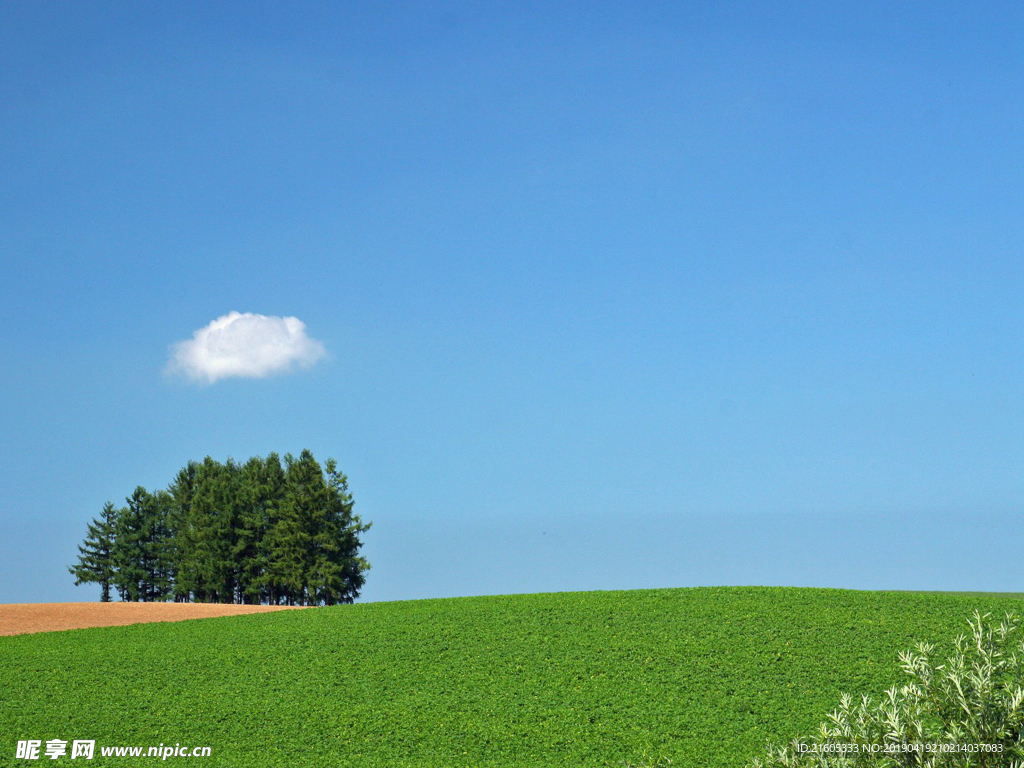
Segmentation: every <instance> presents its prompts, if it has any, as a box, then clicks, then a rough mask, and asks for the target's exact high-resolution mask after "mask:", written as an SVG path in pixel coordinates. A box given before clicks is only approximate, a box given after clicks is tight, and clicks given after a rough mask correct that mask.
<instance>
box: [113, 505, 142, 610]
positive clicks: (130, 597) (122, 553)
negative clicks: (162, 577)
mask: <svg viewBox="0 0 1024 768" xmlns="http://www.w3.org/2000/svg"><path fill="white" fill-rule="evenodd" d="M145 494H146V489H145V488H143V487H142V486H138V487H137V488H136V489H135V491H134V492H133V493H132V495H131V496H129V497H127V498H126V499H125V501H127V502H128V504H127V506H124V507H121V509H120V510H118V513H117V525H116V526H115V527H114V546H113V547H112V549H111V559H112V560H113V563H114V571H115V573H114V580H113V583H114V586H115V587H117V591H118V594H120V596H121V599H122V600H124V601H126V602H132V603H133V602H138V601H141V600H144V599H145V596H146V568H145V565H144V558H145V549H144V543H145V533H144V531H143V526H144V520H143V504H142V500H143V497H144V495H145Z"/></svg>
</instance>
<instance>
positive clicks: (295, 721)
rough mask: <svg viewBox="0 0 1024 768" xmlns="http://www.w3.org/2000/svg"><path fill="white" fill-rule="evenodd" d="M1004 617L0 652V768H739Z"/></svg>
mask: <svg viewBox="0 0 1024 768" xmlns="http://www.w3.org/2000/svg"><path fill="white" fill-rule="evenodd" d="M1022 607H1024V604H1022V602H1021V599H1020V598H1019V597H1014V596H1007V595H954V594H938V593H907V592H854V591H843V590H818V589H787V588H755V587H750V588H701V589H667V590H643V591H630V592H584V593H558V594H540V595H515V596H503V597H478V598H458V599H448V600H422V601H411V602H396V603H367V604H357V605H348V606H338V607H333V608H321V609H315V610H308V611H284V612H280V613H273V614H263V615H251V616H239V617H232V618H224V619H206V620H202V621H187V622H181V623H175V624H146V625H136V626H131V627H110V628H104V629H86V630H73V631H67V632H53V633H47V634H40V635H24V636H16V637H0V750H2V752H0V764H2V765H7V764H10V765H23V766H24V765H33V764H35V765H40V764H46V765H60V764H73V765H76V764H79V763H81V764H84V765H108V764H109V765H117V766H128V765H153V764H155V763H159V762H160V761H159V760H158V759H154V758H149V759H145V758H143V759H135V760H132V759H131V758H116V759H115V758H110V759H107V760H104V759H103V758H100V757H99V753H98V751H97V757H96V758H95V759H94V760H92V761H85V760H82V759H78V760H75V761H71V760H69V759H68V758H67V757H64V758H61V759H59V760H45V759H43V760H42V761H17V760H15V759H14V754H15V743H16V742H17V741H18V740H19V739H41V740H43V741H46V740H48V739H54V738H59V739H65V740H68V741H70V740H72V739H95V740H96V741H97V745H98V746H100V745H154V746H155V745H157V744H160V743H161V742H162V743H164V744H173V743H175V742H180V743H182V744H188V745H200V746H210V747H211V748H212V752H213V754H212V756H211V757H209V758H205V759H201V760H200V759H187V758H173V757H172V758H169V759H168V760H167V763H168V764H177V765H184V764H200V765H206V766H238V768H246V767H248V766H288V767H289V768H304V767H305V766H310V767H313V766H353V767H355V766H360V767H362V766H382V767H383V766H387V767H388V768H394V767H396V766H423V767H425V768H426V767H432V766H538V767H539V766H545V767H549V766H605V765H612V766H614V765H620V766H621V765H622V764H623V763H624V761H626V760H629V759H633V760H635V759H638V758H639V757H640V755H641V754H642V753H643V752H644V751H646V752H648V753H649V754H650V755H653V756H659V755H665V756H667V757H669V758H671V759H672V760H673V763H674V765H675V766H686V767H690V766H692V767H694V768H697V767H698V766H716V767H717V766H721V767H722V768H724V767H725V766H729V767H730V768H740V767H741V766H743V765H744V764H745V763H746V762H747V761H748V760H749V759H750V758H751V757H752V756H755V755H758V754H760V753H761V752H762V750H763V745H764V742H765V740H766V739H767V738H769V737H770V738H772V739H774V740H788V739H789V738H791V737H793V736H795V735H797V734H801V733H805V732H807V731H809V730H811V729H813V728H814V727H815V726H816V724H817V723H818V722H819V721H821V720H822V719H823V717H824V715H825V714H826V712H828V711H830V710H831V709H832V708H833V707H834V706H835V704H836V702H837V700H838V697H839V694H840V693H841V692H843V691H849V692H854V693H861V692H865V693H879V692H881V691H882V690H884V689H885V688H886V687H887V686H889V685H890V684H892V683H893V682H895V681H897V680H898V679H899V673H898V671H897V665H896V662H897V658H896V654H897V652H898V651H900V650H902V649H905V648H908V647H910V646H911V645H912V644H913V643H914V642H915V641H917V640H922V639H924V640H930V641H933V642H937V643H939V644H940V645H941V646H942V647H945V646H946V645H948V641H949V640H950V639H951V638H952V636H953V635H954V634H957V633H959V632H961V631H963V630H964V629H966V626H967V625H966V618H967V617H968V616H969V615H970V613H971V612H972V611H973V610H974V609H975V608H980V609H982V610H989V611H993V612H1000V613H1001V612H1003V611H1004V610H1007V609H1017V610H1018V611H1019V610H1020V609H1021V608H1022Z"/></svg>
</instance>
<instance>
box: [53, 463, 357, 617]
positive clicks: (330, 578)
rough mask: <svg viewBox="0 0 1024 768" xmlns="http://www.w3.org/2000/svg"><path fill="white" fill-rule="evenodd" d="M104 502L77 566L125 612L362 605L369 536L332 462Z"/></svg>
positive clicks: (190, 470) (196, 473) (77, 573)
mask: <svg viewBox="0 0 1024 768" xmlns="http://www.w3.org/2000/svg"><path fill="white" fill-rule="evenodd" d="M125 502H126V504H125V506H123V507H120V508H118V507H115V506H114V504H113V503H111V502H107V504H105V505H104V507H103V510H102V512H101V513H100V516H99V517H98V518H95V519H94V520H93V521H92V522H91V523H89V524H88V526H87V530H86V537H85V541H84V542H83V543H82V545H81V546H80V547H79V548H78V549H79V553H80V554H79V558H78V563H77V564H75V565H72V566H70V567H69V570H70V571H71V573H72V574H73V575H74V577H75V584H76V585H79V584H83V583H98V584H99V585H100V587H101V598H100V599H101V600H103V601H109V600H110V595H111V588H112V587H113V588H114V589H115V590H116V591H117V594H118V596H119V597H120V598H121V600H124V601H143V602H149V601H160V600H175V601H177V602H191V601H194V602H212V603H253V604H256V603H267V604H271V605H282V604H283V605H333V604H336V603H351V602H352V601H353V600H355V599H356V598H357V597H358V596H359V590H360V589H361V588H362V587H363V584H364V583H365V581H366V571H367V570H369V568H370V564H369V563H368V562H367V561H366V560H365V559H364V558H363V557H360V556H359V548H360V547H361V546H362V540H361V539H360V534H362V533H364V532H365V531H367V530H369V528H370V523H363V522H362V520H361V519H360V517H359V515H356V514H355V513H354V512H353V511H352V510H353V505H354V502H353V499H352V495H351V494H350V493H349V490H348V480H347V478H346V477H345V475H344V474H342V473H341V472H340V471H338V467H337V463H336V462H335V461H334V459H328V460H327V461H326V462H325V463H324V464H323V466H321V465H320V463H319V462H317V461H316V459H314V458H313V454H312V453H310V452H309V451H308V450H304V451H302V453H301V454H299V456H298V457H297V458H296V457H295V456H292V455H291V454H286V455H285V457H284V461H283V462H282V461H281V459H280V458H279V457H278V455H277V454H276V453H271V454H269V455H268V456H267V457H266V458H262V457H260V456H254V457H252V458H251V459H249V460H248V461H246V462H245V463H244V464H239V463H237V462H235V461H233V460H232V459H228V460H227V462H226V463H221V462H218V461H215V460H213V459H211V458H210V457H206V458H205V459H204V460H203V461H201V462H195V461H190V462H189V463H188V464H187V465H186V466H185V467H183V468H182V469H181V470H180V471H179V472H178V474H177V476H176V477H175V478H174V481H173V482H172V483H171V484H170V485H169V486H168V487H167V489H166V490H158V491H155V492H149V491H147V490H146V489H145V488H143V487H142V486H139V487H137V488H136V489H135V491H134V492H133V493H132V494H131V495H130V496H128V497H127V498H126V499H125Z"/></svg>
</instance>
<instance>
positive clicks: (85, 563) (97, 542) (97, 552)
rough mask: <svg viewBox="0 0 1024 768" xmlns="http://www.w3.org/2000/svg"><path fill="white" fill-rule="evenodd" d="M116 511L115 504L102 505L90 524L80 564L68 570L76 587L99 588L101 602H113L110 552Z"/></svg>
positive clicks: (79, 558)
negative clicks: (92, 586)
mask: <svg viewBox="0 0 1024 768" xmlns="http://www.w3.org/2000/svg"><path fill="white" fill-rule="evenodd" d="M116 523H117V510H116V509H114V505H113V503H112V502H109V501H108V502H107V503H106V504H104V505H103V511H102V512H101V513H100V516H99V517H98V518H93V521H92V522H91V523H89V524H88V526H87V529H86V535H85V541H84V542H83V543H82V545H81V546H79V547H78V552H79V555H78V564H77V565H72V566H69V567H68V570H69V571H70V572H71V573H72V574H73V575H74V577H75V586H76V587H77V586H79V585H80V584H85V583H89V582H92V583H96V584H99V585H100V601H101V602H104V603H109V602H110V585H111V583H112V581H113V579H114V563H113V559H112V556H111V550H112V548H113V546H114V527H115V525H116Z"/></svg>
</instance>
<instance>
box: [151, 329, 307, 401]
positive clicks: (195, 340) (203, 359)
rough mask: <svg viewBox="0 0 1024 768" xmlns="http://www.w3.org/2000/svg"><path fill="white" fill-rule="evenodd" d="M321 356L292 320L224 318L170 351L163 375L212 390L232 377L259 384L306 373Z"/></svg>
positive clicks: (174, 346)
mask: <svg viewBox="0 0 1024 768" xmlns="http://www.w3.org/2000/svg"><path fill="white" fill-rule="evenodd" d="M326 354H327V352H326V350H324V345H323V344H321V343H320V342H319V341H316V340H315V339H311V338H309V336H307V335H306V324H305V323H303V322H302V321H301V320H299V318H297V317H268V316H267V315H255V314H253V313H252V312H245V313H242V312H230V313H228V314H226V315H224V316H223V317H218V318H217V319H216V320H214V321H213V322H212V323H210V324H209V325H207V326H204V327H203V328H200V329H199V330H198V331H196V332H195V333H194V334H192V338H191V339H187V340H185V341H179V342H177V343H176V344H173V345H171V359H170V361H169V362H168V364H167V369H168V371H170V372H172V373H180V374H182V375H184V376H187V377H188V378H190V379H192V380H193V381H203V382H206V383H207V384H212V383H213V382H215V381H217V380H218V379H227V378H230V377H232V376H238V377H245V378H262V377H264V376H270V375H272V374H275V373H286V372H288V371H290V370H292V369H294V368H295V367H300V368H308V367H309V366H311V365H313V363H315V362H316V361H317V360H319V359H320V358H322V357H324V356H325V355H326Z"/></svg>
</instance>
